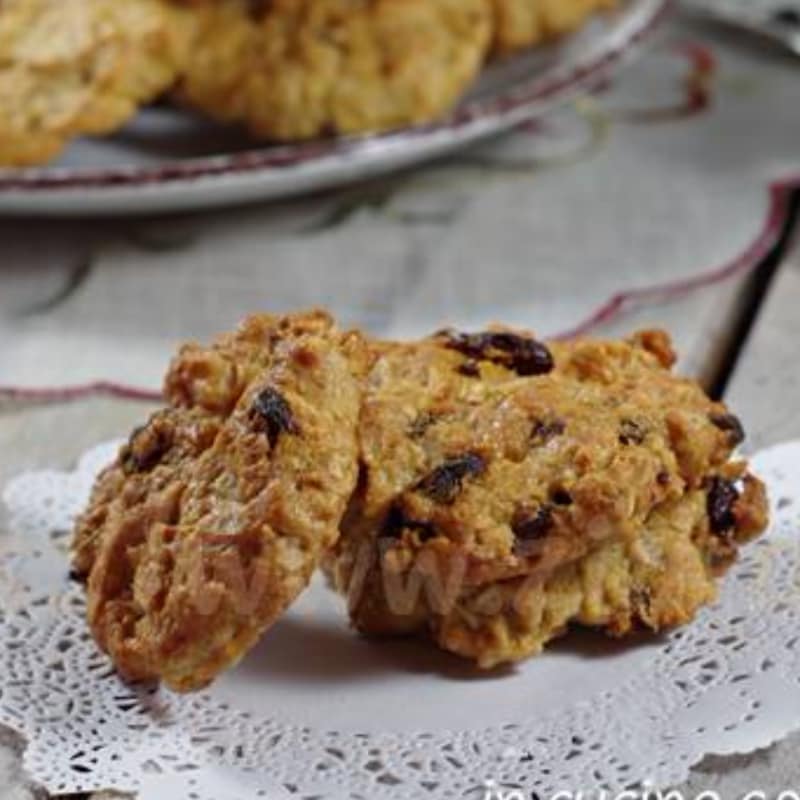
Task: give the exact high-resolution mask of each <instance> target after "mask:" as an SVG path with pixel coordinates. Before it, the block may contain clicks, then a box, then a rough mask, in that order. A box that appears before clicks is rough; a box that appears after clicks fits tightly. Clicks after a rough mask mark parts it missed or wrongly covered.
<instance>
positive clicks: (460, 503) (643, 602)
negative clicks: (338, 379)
mask: <svg viewBox="0 0 800 800" xmlns="http://www.w3.org/2000/svg"><path fill="white" fill-rule="evenodd" d="M673 360H674V356H673V353H672V350H671V346H670V343H669V340H668V338H667V337H666V335H664V334H662V333H660V332H653V331H650V332H644V333H642V334H639V335H637V336H636V337H634V338H633V339H632V340H631V341H629V342H601V341H591V340H585V341H577V342H573V343H569V344H560V343H554V344H552V345H549V346H546V345H544V344H541V343H539V342H537V341H536V340H535V339H534V338H533V337H532V336H530V335H528V334H526V333H520V332H514V331H509V330H504V329H497V330H492V331H488V332H486V333H482V334H477V335H464V334H457V333H453V332H444V333H443V334H441V335H439V336H437V337H435V338H433V339H431V340H428V341H423V342H421V343H417V344H411V345H383V346H381V347H380V348H379V356H378V358H377V361H376V362H375V364H374V366H373V367H372V369H371V371H370V374H369V376H368V378H367V382H366V388H365V397H364V401H363V410H362V414H361V423H360V441H361V443H360V449H361V459H362V479H361V483H360V488H359V490H358V492H357V494H356V496H355V498H354V501H353V502H352V503H351V506H350V509H349V513H348V515H347V517H346V519H345V522H344V525H343V536H342V538H341V540H340V541H339V543H338V544H337V546H336V547H335V548H334V551H333V552H332V553H331V554H330V556H329V558H328V563H327V566H328V569H329V571H330V572H331V573H332V575H333V577H334V582H335V583H336V585H337V586H338V587H339V588H340V589H341V590H342V591H343V592H345V593H347V595H348V598H349V602H350V608H351V614H352V618H353V622H354V624H355V625H356V627H357V628H359V629H360V630H362V631H364V632H366V633H371V634H397V633H410V632H416V631H423V630H424V631H428V632H429V633H430V634H432V635H433V637H434V638H435V639H436V641H437V642H438V643H439V644H440V645H441V646H442V647H444V648H446V649H448V650H451V651H453V652H456V653H459V654H461V655H465V656H468V657H470V658H473V659H475V660H476V661H477V662H478V663H479V664H480V665H481V666H483V667H490V666H494V665H495V664H498V663H502V662H505V661H513V660H517V659H520V658H523V657H525V656H527V655H530V654H532V653H535V652H537V651H538V650H539V649H541V647H542V646H543V645H544V643H545V642H546V641H547V640H548V639H550V638H552V637H553V636H555V635H556V634H557V633H558V632H560V631H562V630H563V629H564V627H565V626H566V624H567V623H568V622H570V621H575V622H582V623H584V624H591V625H597V626H600V627H604V628H606V629H607V630H608V631H609V632H611V633H617V634H623V633H625V632H627V631H628V630H630V629H631V627H632V626H633V625H634V624H639V623H642V624H644V625H647V626H650V627H652V628H654V629H660V628H662V627H668V626H671V625H675V624H679V623H682V622H685V621H687V620H688V619H690V618H691V616H692V615H693V614H694V613H695V611H696V610H697V608H698V607H699V606H700V605H702V604H703V603H705V602H708V601H709V600H710V599H711V597H712V596H713V578H714V576H715V575H716V574H718V573H719V572H720V571H722V570H724V568H725V567H726V566H727V565H729V564H730V563H731V562H732V560H733V559H734V558H735V555H736V551H737V548H738V546H739V544H740V543H742V542H744V541H746V540H748V539H749V538H751V537H752V536H754V535H756V534H757V533H759V532H760V531H761V530H763V527H764V525H765V513H766V512H765V499H764V492H763V487H762V486H761V484H760V483H759V482H758V481H757V480H756V479H755V478H753V477H751V476H749V475H747V473H746V470H745V467H744V465H743V464H737V463H732V462H730V456H731V452H732V450H733V449H734V448H735V446H736V445H737V444H738V443H739V442H740V440H741V437H742V431H741V426H740V425H739V423H738V420H736V418H735V417H733V416H732V415H730V414H729V412H728V411H727V409H725V408H724V406H722V405H720V404H715V403H713V402H711V401H710V400H709V399H708V398H707V397H706V395H705V394H704V392H703V391H702V390H701V389H700V388H699V386H698V385H697V384H696V383H694V382H692V381H688V380H682V379H680V378H678V377H675V376H674V375H673V374H672V373H671V371H670V367H671V365H672V362H673Z"/></svg>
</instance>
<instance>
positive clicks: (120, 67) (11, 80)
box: [0, 0, 193, 166]
mask: <svg viewBox="0 0 800 800" xmlns="http://www.w3.org/2000/svg"><path fill="white" fill-rule="evenodd" d="M192 24H193V17H192V16H191V15H190V14H188V13H187V12H186V11H185V10H182V9H179V8H177V7H174V8H173V7H172V6H171V5H169V4H168V3H166V2H162V0H126V2H124V3H121V2H118V1H117V0H61V1H60V2H54V1H53V0H5V2H4V3H3V4H2V5H0V165H7V166H24V165H29V164H39V163H43V162H45V161H48V160H50V159H51V158H54V157H55V156H56V155H58V153H59V152H60V150H61V149H62V148H63V147H64V146H65V144H66V143H67V142H68V141H69V140H70V139H71V138H73V137H75V136H79V135H83V134H104V133H108V132H110V131H113V130H115V129H117V128H118V127H120V126H121V125H123V124H124V123H125V122H126V121H127V120H128V119H129V118H130V117H131V116H133V114H134V113H135V112H136V110H137V109H138V108H139V106H140V105H141V104H142V103H145V102H147V101H149V100H151V99H153V98H154V97H156V96H157V95H159V94H160V93H162V92H163V91H164V90H165V89H167V88H168V87H169V86H170V85H172V83H173V82H174V81H175V79H176V77H177V75H178V71H179V69H180V68H181V67H182V66H183V62H184V60H185V58H186V56H187V53H188V47H189V43H190V41H191V38H192V37H191V25H192Z"/></svg>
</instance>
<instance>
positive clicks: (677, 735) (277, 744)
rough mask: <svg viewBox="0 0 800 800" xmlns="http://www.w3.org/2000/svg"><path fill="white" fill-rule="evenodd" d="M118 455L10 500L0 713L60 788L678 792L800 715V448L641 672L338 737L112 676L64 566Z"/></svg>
mask: <svg viewBox="0 0 800 800" xmlns="http://www.w3.org/2000/svg"><path fill="white" fill-rule="evenodd" d="M113 450H114V446H113V445H105V446H102V447H100V448H97V449H95V450H93V451H91V452H90V453H88V454H87V455H86V457H85V458H84V459H83V460H82V461H81V463H80V465H79V466H78V468H77V470H76V471H75V472H72V473H56V472H43V473H36V474H27V475H23V476H21V477H19V478H17V479H16V480H14V481H13V482H12V483H11V484H9V485H8V486H7V488H6V490H5V492H4V495H3V499H4V501H5V505H6V507H7V522H8V524H7V526H6V527H7V528H8V531H9V533H6V534H0V723H1V724H4V725H7V726H10V727H11V728H13V729H15V730H17V731H18V732H20V733H21V734H23V735H24V736H25V737H26V740H27V743H28V746H27V750H26V753H25V765H26V767H27V769H28V770H29V771H30V773H31V775H32V776H33V777H34V779H36V780H37V781H39V782H41V783H42V784H43V785H44V786H45V787H46V788H47V789H49V790H50V791H53V792H75V791H86V790H93V789H99V788H115V789H118V790H127V791H139V792H140V793H141V796H143V797H148V796H162V797H163V796H170V797H176V798H177V797H187V798H192V800H204V798H209V799H210V798H214V800H229V799H230V800H234V798H240V797H248V798H253V797H267V798H270V800H273V799H274V798H285V797H320V798H362V797H369V798H371V800H389V799H390V798H391V800H400V799H401V798H409V800H410V799H411V798H414V800H418V798H420V797H426V796H430V797H432V798H434V797H435V798H463V797H467V798H469V797H480V798H482V797H484V796H486V787H487V786H494V787H498V788H501V787H505V788H507V789H512V788H523V789H525V790H526V792H527V793H528V795H530V793H532V792H537V793H538V794H539V795H540V796H547V795H548V794H550V793H552V792H554V791H558V790H561V789H564V788H569V789H571V790H577V789H579V788H584V789H598V788H601V787H608V788H610V789H619V788H621V787H627V786H630V785H633V784H636V783H637V782H641V781H649V782H650V783H652V784H653V785H658V786H667V785H669V784H671V783H674V782H676V781H680V780H682V779H683V778H684V777H685V776H686V775H687V773H688V771H689V768H690V766H691V765H692V764H694V763H696V762H697V761H698V760H700V758H702V757H703V756H704V755H705V754H707V753H732V752H747V751H750V750H752V749H754V748H757V747H761V746H765V745H767V744H769V743H771V742H772V741H775V740H777V739H779V738H782V737H783V736H785V735H786V734H787V733H788V732H790V731H791V730H792V729H793V728H795V727H798V726H799V725H800V668H799V667H800V558H798V544H797V530H798V527H800V443H789V444H786V445H782V446H780V447H778V448H773V449H771V450H769V451H765V452H764V453H762V454H760V455H759V456H757V457H756V458H755V460H754V467H755V469H756V471H758V472H759V473H760V474H761V475H763V476H764V477H765V478H766V479H767V481H768V483H769V485H770V490H771V495H772V501H773V506H774V509H773V514H774V522H773V525H772V529H771V531H770V534H769V536H768V537H766V538H765V539H764V540H763V541H761V542H760V543H758V544H756V545H754V546H752V547H751V548H749V550H748V551H747V553H746V555H745V557H744V558H743V559H742V561H741V562H740V563H739V565H738V566H737V567H736V569H735V570H734V572H733V573H732V574H731V575H730V576H729V578H728V579H727V580H726V581H725V583H724V586H723V589H722V592H721V596H720V600H719V602H718V603H717V604H716V605H715V606H714V607H713V608H712V609H709V610H708V611H706V612H704V613H703V614H702V615H701V616H700V618H699V619H698V620H697V621H696V622H695V623H694V624H693V625H691V626H689V627H687V628H685V629H683V630H679V631H676V632H674V633H672V634H671V635H669V636H666V637H664V638H663V639H662V640H659V641H658V642H657V643H656V645H655V646H653V645H652V644H651V650H650V652H651V653H652V655H651V657H650V658H649V660H648V662H647V668H646V669H642V668H641V663H642V662H641V659H638V660H634V661H632V662H631V663H632V664H635V665H636V668H635V669H634V668H633V667H630V668H626V663H627V662H626V661H625V660H624V659H623V660H622V661H621V662H620V666H619V669H618V670H617V673H616V683H615V685H614V686H613V687H611V688H604V689H603V690H602V691H598V693H597V694H596V695H595V696H593V697H591V698H590V699H589V700H586V699H583V700H582V701H580V702H577V703H570V702H565V703H564V704H563V706H562V707H559V708H558V709H555V710H551V711H550V712H549V713H548V714H545V715H542V716H538V715H537V718H525V716H524V714H523V713H522V712H521V713H520V714H519V715H518V716H519V718H517V719H509V721H508V723H507V724H501V725H492V726H489V727H483V728H480V727H478V728H476V729H459V730H448V731H441V730H438V731H436V732H431V731H418V732H416V733H398V732H386V733H378V734H376V733H364V734H358V733H350V732H345V731H337V730H336V727H335V725H336V721H335V720H334V719H320V720H318V723H317V724H316V725H313V726H312V725H298V724H295V723H292V722H290V721H287V719H285V718H283V717H282V716H281V709H280V708H276V709H275V716H274V717H271V718H261V717H258V716H256V715H254V714H252V713H250V712H248V710H247V706H246V704H244V708H242V709H238V708H236V707H234V706H235V704H234V703H222V702H220V700H219V699H217V698H215V695H214V693H213V690H209V691H206V692H203V693H200V694H197V695H192V696H188V697H176V696H175V695H172V694H170V693H169V692H166V691H160V690H157V689H155V688H132V687H129V686H126V685H124V684H123V683H121V682H120V681H119V679H118V678H117V676H116V675H115V673H114V671H113V669H112V668H111V667H110V664H109V662H108V660H107V659H106V658H105V657H104V656H102V655H101V654H99V653H98V651H97V649H96V648H95V646H94V644H93V642H92V641H91V639H90V637H89V636H88V633H87V631H86V627H85V623H84V619H83V599H82V589H81V587H79V586H77V585H75V584H74V583H72V582H71V581H70V580H69V577H68V575H67V562H66V549H67V541H68V535H69V534H68V532H69V530H70V528H71V525H72V520H73V519H74V515H75V514H76V513H77V511H78V510H79V508H80V507H81V506H82V504H83V503H84V502H85V499H86V497H87V494H88V491H89V488H90V485H91V482H92V479H93V477H94V475H95V474H96V472H97V470H98V469H99V467H100V466H101V465H102V464H104V463H105V462H106V461H108V460H109V458H110V457H111V454H112V452H113ZM585 669H586V680H587V681H589V682H591V680H592V675H591V670H592V665H591V663H590V662H587V663H586V665H585ZM537 690H541V687H531V691H537ZM498 691H502V689H498ZM350 702H353V703H357V702H358V689H356V690H354V692H353V696H352V698H351V700H350ZM409 702H410V703H413V697H410V698H409ZM386 713H387V714H391V708H387V712H386Z"/></svg>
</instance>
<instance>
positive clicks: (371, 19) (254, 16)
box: [179, 0, 491, 140]
mask: <svg viewBox="0 0 800 800" xmlns="http://www.w3.org/2000/svg"><path fill="white" fill-rule="evenodd" d="M193 7H194V10H195V14H196V17H197V24H198V28H199V33H198V36H197V39H196V41H195V44H194V47H193V48H192V56H191V58H190V60H189V64H188V66H187V69H186V72H185V75H184V78H183V80H182V82H181V85H180V91H179V96H180V97H181V98H182V100H183V101H184V102H185V103H186V104H188V105H189V106H191V107H194V108H196V109H198V110H199V111H201V112H203V113H205V114H208V115H210V116H212V117H214V118H216V119H218V120H220V121H222V122H228V123H230V122H241V123H244V124H246V125H247V127H248V128H249V129H250V130H251V131H252V133H253V134H255V135H256V136H258V137H261V138H267V139H276V140H298V139H309V138H313V137H318V136H321V135H325V134H329V133H342V134H350V133H361V132H365V131H380V130H387V129H391V128H397V127H401V126H404V125H410V124H416V123H422V122H426V121H429V120H432V119H434V118H435V117H437V116H438V115H440V114H441V113H443V112H445V111H446V110H448V109H449V108H450V107H452V106H453V105H454V104H455V103H456V102H457V100H458V99H459V97H460V96H461V94H462V93H463V92H464V91H465V89H466V88H467V87H468V86H469V85H470V83H471V82H472V80H473V78H474V77H475V75H476V74H477V72H478V71H479V69H480V67H481V65H482V63H483V61H484V58H485V56H486V54H487V51H488V48H489V44H490V38H491V14H490V9H489V8H488V6H487V4H486V0H367V2H355V0H274V1H273V2H271V3H261V4H253V3H252V2H247V0H197V2H195V3H194V4H193Z"/></svg>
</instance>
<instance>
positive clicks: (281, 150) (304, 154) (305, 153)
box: [0, 0, 671, 215]
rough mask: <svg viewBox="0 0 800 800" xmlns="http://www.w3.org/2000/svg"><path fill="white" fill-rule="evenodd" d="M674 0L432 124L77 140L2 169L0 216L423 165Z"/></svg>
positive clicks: (103, 207)
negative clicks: (328, 135)
mask: <svg viewBox="0 0 800 800" xmlns="http://www.w3.org/2000/svg"><path fill="white" fill-rule="evenodd" d="M670 5H671V0H628V1H627V2H625V3H623V5H622V7H621V8H620V10H619V11H617V12H616V13H614V14H608V15H603V16H601V17H598V18H597V19H595V20H593V21H592V22H591V23H590V24H589V25H587V26H586V27H585V28H584V29H583V30H581V31H580V32H579V33H577V34H575V35H574V36H572V37H570V38H569V39H567V40H565V41H563V42H561V43H559V44H558V45H554V46H552V47H547V48H542V49H538V50H535V51H531V52H529V53H524V54H521V55H519V56H515V57H513V58H510V59H507V60H504V61H503V62H500V63H496V64H494V65H492V66H490V67H489V68H488V69H487V70H486V71H485V73H484V75H483V76H482V78H481V80H480V81H479V82H478V85H477V86H476V87H475V89H474V90H473V91H472V93H471V94H470V95H469V96H468V97H467V98H466V99H465V100H464V102H463V103H462V104H461V105H460V106H459V107H458V108H457V109H456V110H455V111H454V112H453V113H452V114H450V115H449V116H448V117H447V118H445V119H443V120H441V121H440V122H437V123H436V124H433V125H427V126H422V127H417V128H407V129H403V130H399V131H395V132H392V133H388V134H382V135H379V136H363V137H347V138H332V139H326V140H320V141H315V142H310V143H306V144H300V145H290V146H274V147H258V148H254V147H253V144H252V141H247V140H246V139H245V138H244V137H243V136H242V135H241V134H239V133H237V132H235V131H231V130H226V129H221V128H219V127H216V126H213V125H210V124H207V123H205V122H203V121H199V120H198V119H196V118H194V117H192V116H189V115H187V114H185V113H181V112H177V111H173V110H171V109H168V108H154V109H148V110H146V111H144V112H143V113H141V114H140V115H139V116H138V117H137V119H136V120H135V121H134V122H133V123H132V124H131V125H129V126H128V127H127V128H125V129H124V130H123V131H121V132H120V133H119V134H117V135H116V136H114V137H112V138H109V139H103V140H84V141H79V142H76V143H75V144H74V145H73V146H72V147H71V148H70V149H69V151H68V152H67V153H66V154H65V155H64V156H63V158H62V159H61V161H59V162H58V163H56V164H54V165H51V166H48V167H43V168H36V169H23V170H19V169H12V170H9V169H5V170H4V169H0V213H5V214H30V215H85V214H140V213H156V212H165V211H181V210H190V209H200V208H209V207H214V206H224V205H231V204H234V203H241V202H247V201H253V200H267V199H277V198H285V197H290V196H294V195H299V194H302V193H305V192H310V191H316V190H320V189H325V188H330V187H334V186H338V185H341V184H345V183H348V182H352V181H355V180H362V179H364V178H369V177H372V176H375V175H379V174H383V173H387V172H390V171H393V170H397V169H400V168H402V167H408V166H411V165H413V164H417V163H420V162H422V161H426V160H429V159H432V158H435V157H437V156H441V155H443V154H446V153H448V152H452V151H454V150H456V149H458V148H460V147H464V146H465V145H468V144H471V143H474V142H477V141H479V140H481V139H484V138H486V137H488V136H491V135H493V134H497V133H500V132H502V131H505V130H508V129H510V128H512V127H514V126H515V125H518V124H520V123H521V122H523V121H525V120H528V119H530V118H532V117H535V116H537V115H541V114H542V113H544V112H545V111H547V110H549V109H550V108H552V107H553V106H554V105H556V104H558V103H561V102H564V100H566V99H568V98H569V97H571V96H573V95H574V94H575V93H576V92H578V91H580V90H581V89H584V88H586V87H587V86H591V85H596V84H597V83H599V82H601V81H603V80H605V79H606V78H607V77H608V74H609V72H610V71H611V70H612V69H614V68H615V67H617V66H619V65H620V64H621V63H623V62H624V61H627V60H628V59H629V58H630V57H631V56H632V54H633V53H635V52H636V49H637V45H639V44H640V43H641V41H642V40H643V39H644V37H645V36H646V34H647V33H648V32H650V31H651V30H652V29H653V28H654V27H655V25H656V23H657V22H658V21H659V20H660V19H661V18H662V17H663V16H664V14H665V12H666V10H667V8H668V7H669V6H670Z"/></svg>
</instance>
